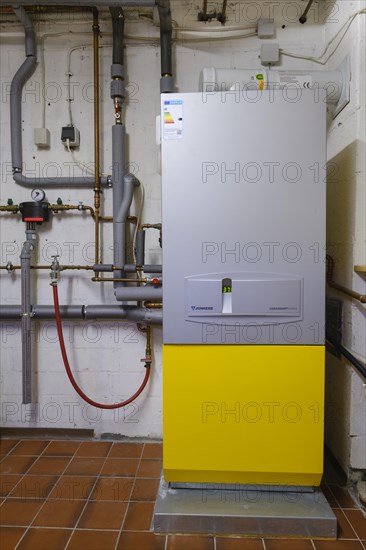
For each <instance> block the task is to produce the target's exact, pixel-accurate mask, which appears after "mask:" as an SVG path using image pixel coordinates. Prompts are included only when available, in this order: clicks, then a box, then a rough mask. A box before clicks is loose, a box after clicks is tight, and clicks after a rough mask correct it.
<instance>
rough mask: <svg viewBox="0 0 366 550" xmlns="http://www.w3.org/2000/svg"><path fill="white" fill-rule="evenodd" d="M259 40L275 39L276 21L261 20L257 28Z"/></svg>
mask: <svg viewBox="0 0 366 550" xmlns="http://www.w3.org/2000/svg"><path fill="white" fill-rule="evenodd" d="M257 36H258V38H274V36H275V26H274V19H259V21H258V28H257Z"/></svg>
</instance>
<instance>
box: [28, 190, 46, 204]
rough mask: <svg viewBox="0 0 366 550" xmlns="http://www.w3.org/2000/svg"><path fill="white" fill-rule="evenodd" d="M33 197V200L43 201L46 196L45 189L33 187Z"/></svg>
mask: <svg viewBox="0 0 366 550" xmlns="http://www.w3.org/2000/svg"><path fill="white" fill-rule="evenodd" d="M31 197H32V200H34V201H36V202H42V201H44V199H45V197H46V193H45V192H44V191H43V189H32V192H31Z"/></svg>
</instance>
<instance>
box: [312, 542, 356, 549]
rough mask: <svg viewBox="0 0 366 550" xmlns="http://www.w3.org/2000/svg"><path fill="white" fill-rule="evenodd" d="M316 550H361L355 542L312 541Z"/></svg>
mask: <svg viewBox="0 0 366 550" xmlns="http://www.w3.org/2000/svg"><path fill="white" fill-rule="evenodd" d="M314 545H315V548H316V550H363V548H362V545H361V543H360V542H358V541H357V540H333V541H327V540H314Z"/></svg>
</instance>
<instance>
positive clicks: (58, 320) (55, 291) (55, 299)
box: [52, 285, 150, 409]
mask: <svg viewBox="0 0 366 550" xmlns="http://www.w3.org/2000/svg"><path fill="white" fill-rule="evenodd" d="M52 288H53V303H54V305H55V316H56V326H57V334H58V339H59V342H60V349H61V355H62V359H63V361H64V365H65V369H66V372H67V376H68V377H69V380H70V382H71V384H72V385H73V387H74V390H75V391H76V392H77V393H78V394H79V395H80V397H82V399H84V401H86V402H87V403H89V405H93V407H98V408H99V409H120V408H121V407H125V406H126V405H128V404H129V403H132V401H134V400H135V399H136V397H138V396H139V395H140V393H141V392H142V391H143V389H144V387H145V386H146V384H147V382H148V380H149V376H150V366H147V367H145V368H146V374H145V378H144V380H143V382H142V384H141V386H140V387H139V389H138V390H137V392H136V393H134V394H133V395H132V397H130V398H129V399H126V401H122V402H121V403H115V404H114V405H105V404H104V403H98V402H97V401H93V400H92V399H90V398H89V397H88V396H87V395H86V394H85V393H84V392H83V391H82V389H81V388H79V386H78V384H77V383H76V380H75V378H74V376H73V374H72V372H71V368H70V364H69V360H68V358H67V353H66V347H65V341H64V335H63V331H62V324H61V315H60V304H59V301H58V289H57V285H52Z"/></svg>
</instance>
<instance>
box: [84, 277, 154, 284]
mask: <svg viewBox="0 0 366 550" xmlns="http://www.w3.org/2000/svg"><path fill="white" fill-rule="evenodd" d="M92 281H93V283H104V282H107V283H113V282H115V281H117V282H118V283H147V282H148V280H147V279H132V278H131V279H128V278H127V277H121V278H119V279H113V277H92Z"/></svg>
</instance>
